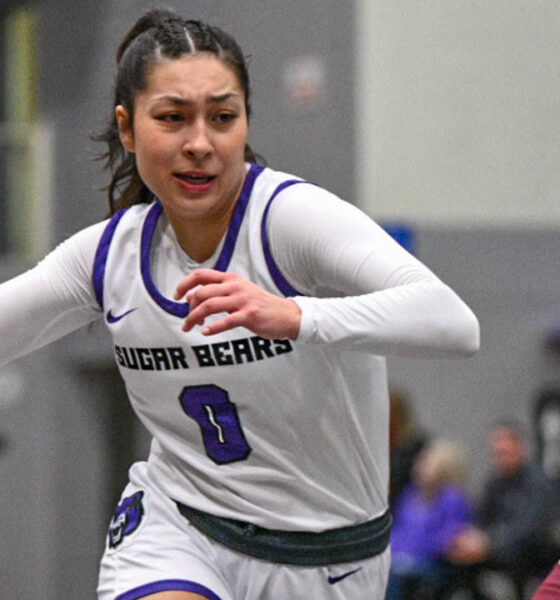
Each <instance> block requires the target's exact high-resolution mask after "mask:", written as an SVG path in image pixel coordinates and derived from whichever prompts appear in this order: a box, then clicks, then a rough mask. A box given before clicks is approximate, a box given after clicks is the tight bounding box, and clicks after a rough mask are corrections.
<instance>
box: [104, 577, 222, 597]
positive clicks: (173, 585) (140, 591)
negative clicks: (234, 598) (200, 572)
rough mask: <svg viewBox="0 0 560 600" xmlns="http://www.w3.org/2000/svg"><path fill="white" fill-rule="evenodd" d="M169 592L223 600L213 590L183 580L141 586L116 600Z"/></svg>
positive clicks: (167, 580)
mask: <svg viewBox="0 0 560 600" xmlns="http://www.w3.org/2000/svg"><path fill="white" fill-rule="evenodd" d="M169 591H174V592H194V593H195V594H200V595H201V596H204V597H205V598H208V600H221V598H220V597H219V596H218V595H217V594H215V593H214V592H213V591H212V590H209V589H208V588H207V587H206V586H204V585H201V584H200V583H196V582H194V581H186V580H183V579H164V580H162V581H154V582H152V583H147V584H146V585H141V586H140V587H137V588H134V589H133V590H129V591H128V592H125V593H124V594H121V595H120V596H117V597H116V599H115V600H138V598H145V597H146V596H149V595H150V594H157V593H158V592H169Z"/></svg>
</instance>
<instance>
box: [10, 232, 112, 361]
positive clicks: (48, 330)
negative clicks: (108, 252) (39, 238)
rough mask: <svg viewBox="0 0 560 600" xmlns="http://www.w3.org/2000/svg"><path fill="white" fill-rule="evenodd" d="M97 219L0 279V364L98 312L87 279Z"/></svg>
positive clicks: (71, 328)
mask: <svg viewBox="0 0 560 600" xmlns="http://www.w3.org/2000/svg"><path fill="white" fill-rule="evenodd" d="M104 227H105V223H98V224H96V225H93V226H91V227H88V228H87V229H84V230H83V231H81V232H79V233H77V234H75V235H74V236H72V237H70V238H69V239H67V240H66V241H65V242H63V243H62V244H60V245H59V246H58V247H57V248H56V249H55V250H53V252H51V253H50V254H49V255H48V256H47V257H46V258H44V259H43V260H42V261H41V262H40V263H39V264H38V265H37V266H35V267H34V268H32V269H30V270H29V271H26V272H25V273H23V274H21V275H19V276H17V277H15V278H14V279H11V280H9V281H6V282H5V283H2V284H1V285H0V339H1V340H2V343H1V344H0V365H1V364H5V363H7V362H9V361H11V360H13V359H15V358H18V357H19V356H23V355H24V354H28V353H29V352H32V351H33V350H37V349H38V348H41V347H42V346H44V345H46V344H48V343H49V342H52V341H54V340H56V339H58V338H60V337H62V336H64V335H66V334H67V333H70V332H71V331H74V330H75V329H78V328H79V327H81V326H83V325H86V324H87V323H90V322H91V321H93V320H95V319H96V318H98V317H99V316H100V314H101V313H100V309H99V306H98V305H97V302H96V299H95V294H94V291H93V286H92V282H91V273H92V266H93V261H94V257H95V251H96V249H97V244H98V242H99V238H100V236H101V233H102V232H103V229H104Z"/></svg>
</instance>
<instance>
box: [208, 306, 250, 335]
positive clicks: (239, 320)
mask: <svg viewBox="0 0 560 600" xmlns="http://www.w3.org/2000/svg"><path fill="white" fill-rule="evenodd" d="M243 325H244V317H243V316H242V315H241V314H240V313H239V312H235V313H232V314H230V315H227V316H226V317H224V318H223V319H220V320H219V321H215V322H214V323H211V324H209V325H206V326H204V327H203V328H202V334H203V335H216V334H217V333H223V332H224V331H229V330H230V329H235V328H236V327H241V326H243Z"/></svg>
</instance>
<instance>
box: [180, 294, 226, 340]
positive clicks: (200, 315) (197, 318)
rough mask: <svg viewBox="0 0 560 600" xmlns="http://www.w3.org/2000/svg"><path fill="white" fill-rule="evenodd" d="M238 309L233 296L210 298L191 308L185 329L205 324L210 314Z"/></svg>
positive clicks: (188, 329) (184, 325)
mask: <svg viewBox="0 0 560 600" xmlns="http://www.w3.org/2000/svg"><path fill="white" fill-rule="evenodd" d="M237 309H238V305H237V303H236V302H235V301H234V299H233V298H232V297H231V296H218V297H215V298H209V299H208V300H205V301H204V302H202V303H200V304H199V305H198V306H196V307H195V308H194V309H192V308H191V310H190V311H189V315H188V317H187V318H186V319H185V322H184V324H183V331H190V330H191V329H192V328H193V327H194V326H195V325H203V323H204V321H205V320H206V318H207V317H209V316H210V315H215V314H219V313H233V312H235V311H237Z"/></svg>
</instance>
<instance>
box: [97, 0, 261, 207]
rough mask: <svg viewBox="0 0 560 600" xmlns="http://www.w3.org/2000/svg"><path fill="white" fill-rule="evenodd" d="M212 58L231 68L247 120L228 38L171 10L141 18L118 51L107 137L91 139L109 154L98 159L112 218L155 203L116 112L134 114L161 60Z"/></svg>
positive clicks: (239, 63) (245, 79)
mask: <svg viewBox="0 0 560 600" xmlns="http://www.w3.org/2000/svg"><path fill="white" fill-rule="evenodd" d="M198 52H210V53H211V54H214V55H215V56H216V57H217V58H219V59H220V60H221V61H223V62H224V63H225V64H227V65H228V66H230V67H231V68H232V69H233V71H234V72H235V74H236V76H237V78H238V80H239V83H240V84H241V87H242V88H243V91H244V92H245V108H246V111H247V117H249V116H250V113H251V105H250V85H249V73H248V70H247V65H246V62H245V57H244V56H243V53H242V52H241V49H240V47H239V46H238V44H237V42H236V41H235V40H234V39H233V38H232V37H231V36H230V35H229V34H227V33H226V32H224V31H222V30H221V29H219V28H217V27H212V26H210V25H207V24H205V23H202V22H201V21H193V20H185V19H183V18H182V17H181V16H179V15H178V14H176V13H174V12H172V11H169V10H152V11H149V12H147V13H146V14H144V15H143V16H142V17H140V18H139V19H138V20H137V21H136V23H135V24H134V26H133V27H132V29H131V30H130V31H129V32H128V33H127V34H126V36H125V38H124V40H123V41H122V43H121V44H120V46H119V48H118V51H117V75H116V81H115V98H114V102H113V114H112V116H111V120H110V123H109V124H108V126H107V127H106V129H105V131H104V132H103V133H102V134H100V135H98V136H94V138H93V139H94V140H95V141H102V142H106V143H107V151H106V152H104V153H103V154H101V155H100V156H99V157H98V158H99V159H100V160H103V161H105V168H106V169H107V170H109V171H110V173H111V182H110V184H109V185H108V186H107V188H106V189H107V192H108V196H109V208H110V214H113V213H115V212H116V211H117V210H119V209H121V208H125V207H127V206H132V205H133V204H141V203H145V202H151V201H152V200H154V195H153V193H152V192H151V190H150V189H149V188H148V187H147V186H146V185H145V184H144V182H143V181H142V179H141V178H140V175H139V173H138V170H137V168H136V159H135V157H134V154H132V153H130V152H128V151H127V150H126V149H125V148H124V147H123V145H122V143H121V141H120V137H119V127H118V123H117V119H116V116H115V114H114V112H115V107H117V106H118V105H123V106H124V107H125V108H126V109H127V110H128V111H129V114H130V116H131V121H132V119H133V114H134V99H135V97H136V94H137V93H138V92H140V91H142V90H145V89H146V85H147V77H148V75H149V69H150V68H151V67H152V65H153V63H154V61H156V60H157V59H158V58H159V57H160V56H163V57H166V58H179V57H181V56H183V55H184V54H195V53H198ZM245 160H247V161H249V162H255V161H256V156H255V154H254V152H253V151H252V150H251V148H250V146H249V145H246V146H245Z"/></svg>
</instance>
